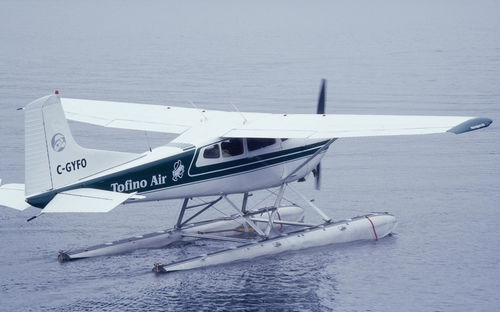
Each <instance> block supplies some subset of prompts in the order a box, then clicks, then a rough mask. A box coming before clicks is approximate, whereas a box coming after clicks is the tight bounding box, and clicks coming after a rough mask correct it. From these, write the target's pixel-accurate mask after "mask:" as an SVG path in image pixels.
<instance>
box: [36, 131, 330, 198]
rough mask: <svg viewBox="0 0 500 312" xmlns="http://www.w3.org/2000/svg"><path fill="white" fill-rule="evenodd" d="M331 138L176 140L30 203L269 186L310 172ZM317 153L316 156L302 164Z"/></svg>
mask: <svg viewBox="0 0 500 312" xmlns="http://www.w3.org/2000/svg"><path fill="white" fill-rule="evenodd" d="M328 142H329V141H328V140H303V139H285V138H283V139H274V138H272V139H269V138H267V139H266V138H264V139H261V138H226V139H223V138H218V139H214V140H211V141H208V142H207V143H206V144H202V145H200V146H194V145H191V144H186V143H178V142H173V143H170V144H167V145H165V146H161V147H158V148H155V149H153V150H151V151H147V152H145V153H143V154H141V155H139V156H138V157H137V159H134V160H131V161H129V162H127V163H125V164H122V165H119V166H116V167H114V168H111V169H109V170H105V171H102V172H99V173H96V174H93V175H89V176H88V177H84V178H82V179H81V180H79V181H78V182H76V183H73V184H71V185H67V186H64V187H62V188H59V189H55V190H51V191H49V192H45V193H42V194H36V195H33V196H30V197H28V198H27V202H28V203H29V204H30V205H32V206H35V207H40V208H43V207H45V206H46V205H47V204H48V203H49V202H50V201H51V200H52V199H53V198H54V196H55V195H56V194H58V193H60V192H63V191H68V190H71V189H78V188H92V189H100V190H104V191H112V192H119V193H137V194H138V195H144V197H139V198H136V199H129V200H127V201H126V202H124V203H129V202H139V201H158V200H167V199H178V198H185V197H186V194H189V197H201V196H212V195H221V194H234V193H245V192H250V191H255V190H260V189H268V188H272V187H277V186H280V185H282V184H283V183H285V182H287V183H288V182H293V181H295V180H298V179H301V178H303V177H305V176H306V175H308V174H310V173H311V172H312V171H313V169H314V168H315V167H316V166H317V164H318V163H319V162H320V161H321V158H322V157H323V156H324V153H325V152H326V148H324V147H325V145H326V144H327V143H328ZM321 148H324V149H323V150H322V151H321V152H320V153H318V154H317V155H314V154H315V153H316V152H318V151H319V150H320V149H321ZM313 155H314V159H311V160H310V161H308V162H307V163H305V164H304V166H302V167H301V168H299V167H300V166H301V164H303V163H304V161H305V160H307V159H308V158H309V157H311V156H313ZM90 162H91V161H90V160H88V159H87V158H85V157H83V158H80V159H75V160H72V161H67V162H65V163H61V164H57V165H56V166H55V168H54V169H53V172H52V175H68V176H70V175H72V174H75V173H76V172H77V171H79V172H80V174H81V173H82V172H84V171H85V170H86V168H88V167H89V166H90V165H91V164H90ZM297 168H299V170H297V171H296V172H294V173H293V174H292V175H290V173H292V172H293V171H294V170H295V169H297Z"/></svg>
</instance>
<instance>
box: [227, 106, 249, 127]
mask: <svg viewBox="0 0 500 312" xmlns="http://www.w3.org/2000/svg"><path fill="white" fill-rule="evenodd" d="M230 103H231V105H232V106H233V107H234V109H235V110H236V111H237V112H238V113H240V115H241V118H243V124H246V123H247V121H248V120H247V119H246V118H245V115H243V113H242V112H240V110H239V109H238V107H236V105H234V104H233V102H230Z"/></svg>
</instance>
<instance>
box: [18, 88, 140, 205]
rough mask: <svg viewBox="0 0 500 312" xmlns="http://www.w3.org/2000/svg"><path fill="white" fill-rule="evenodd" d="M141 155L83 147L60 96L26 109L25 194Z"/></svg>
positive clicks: (74, 179)
mask: <svg viewBox="0 0 500 312" xmlns="http://www.w3.org/2000/svg"><path fill="white" fill-rule="evenodd" d="M135 158H137V155H136V154H130V153H122V152H113V151H103V150H94V149H87V148H83V147H81V146H80V145H78V143H76V141H75V140H74V139H73V136H72V135H71V131H70V129H69V126H68V122H67V121H66V117H65V115H64V111H63V109H62V106H61V101H60V98H59V95H49V96H45V97H42V98H40V99H38V100H35V101H33V102H32V103H30V104H28V106H27V107H26V108H25V168H26V172H25V184H26V186H25V195H26V197H30V196H32V195H35V194H39V193H43V192H46V191H50V190H53V189H57V188H60V187H63V186H66V185H69V184H72V183H75V182H78V180H81V179H83V178H85V177H88V176H90V175H92V174H95V173H98V172H101V171H103V170H106V169H108V168H110V167H114V166H117V165H120V164H123V163H125V162H127V161H130V160H132V159H135Z"/></svg>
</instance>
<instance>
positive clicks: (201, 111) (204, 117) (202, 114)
mask: <svg viewBox="0 0 500 312" xmlns="http://www.w3.org/2000/svg"><path fill="white" fill-rule="evenodd" d="M189 103H191V105H192V106H193V107H194V108H196V109H197V110H198V111H199V112H200V114H201V116H202V117H203V119H204V120H205V121H207V120H208V118H207V116H205V114H204V112H205V110H204V109H202V110H200V109H199V108H198V107H197V106H196V105H194V102H193V101H189ZM200 121H203V120H200Z"/></svg>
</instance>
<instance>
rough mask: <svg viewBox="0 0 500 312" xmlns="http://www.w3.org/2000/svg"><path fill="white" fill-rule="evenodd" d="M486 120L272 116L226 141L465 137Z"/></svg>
mask: <svg viewBox="0 0 500 312" xmlns="http://www.w3.org/2000/svg"><path fill="white" fill-rule="evenodd" d="M491 122H492V121H491V120H490V119H487V118H476V117H456V116H399V115H313V114H303V115H299V114H294V115H276V114H273V115H270V116H266V117H265V118H262V119H260V120H254V121H252V122H248V123H246V124H244V125H241V126H238V127H234V128H233V129H231V130H229V131H228V132H226V133H224V135H223V136H224V137H256V138H266V137H269V134H270V133H272V134H273V137H277V138H307V139H328V138H349V137H369V136H388V135H413V134H431V133H443V132H452V133H456V134H459V133H463V132H467V131H472V130H477V129H480V128H484V127H487V126H489V125H490V124H491Z"/></svg>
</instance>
